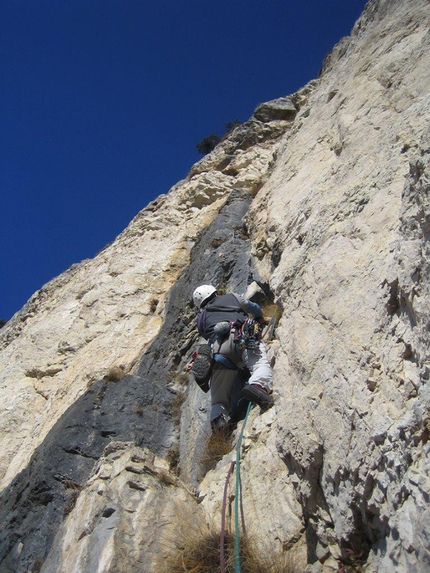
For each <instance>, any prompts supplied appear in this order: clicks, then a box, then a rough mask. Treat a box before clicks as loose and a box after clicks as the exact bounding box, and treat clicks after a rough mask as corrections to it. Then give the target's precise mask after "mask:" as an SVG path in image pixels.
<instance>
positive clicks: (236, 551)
mask: <svg viewBox="0 0 430 573" xmlns="http://www.w3.org/2000/svg"><path fill="white" fill-rule="evenodd" d="M251 408H252V402H250V403H249V404H248V409H247V410H246V416H245V419H244V421H243V424H242V430H241V431H240V435H239V440H238V441H237V446H236V490H235V496H234V514H235V515H234V517H235V524H234V528H235V539H234V562H235V565H236V573H241V569H240V531H239V498H240V497H241V496H242V490H241V487H240V450H241V447H242V438H243V432H244V430H245V426H246V422H247V420H248V415H249V412H250V411H251Z"/></svg>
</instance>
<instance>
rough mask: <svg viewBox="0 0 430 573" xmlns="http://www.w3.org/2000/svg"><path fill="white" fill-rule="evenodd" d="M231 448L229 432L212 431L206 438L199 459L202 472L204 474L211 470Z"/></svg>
mask: <svg viewBox="0 0 430 573" xmlns="http://www.w3.org/2000/svg"><path fill="white" fill-rule="evenodd" d="M231 448H232V435H231V432H229V431H218V432H213V433H212V434H211V435H210V436H209V437H208V439H207V440H206V444H205V449H204V453H203V456H202V459H201V465H202V470H203V473H204V474H206V473H207V472H208V471H209V470H212V469H213V468H214V467H215V466H216V465H217V463H218V462H219V461H220V460H221V459H222V458H223V457H224V456H225V455H227V454H228V453H230V452H231Z"/></svg>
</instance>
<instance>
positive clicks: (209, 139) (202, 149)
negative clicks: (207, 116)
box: [196, 119, 241, 155]
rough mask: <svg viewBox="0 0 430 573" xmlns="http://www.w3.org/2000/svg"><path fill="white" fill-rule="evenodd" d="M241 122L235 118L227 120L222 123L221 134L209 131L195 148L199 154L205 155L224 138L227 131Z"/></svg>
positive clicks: (229, 131) (230, 130)
mask: <svg viewBox="0 0 430 573" xmlns="http://www.w3.org/2000/svg"><path fill="white" fill-rule="evenodd" d="M240 124H241V122H240V121H239V120H237V119H235V120H234V121H228V122H227V123H224V128H225V131H224V133H223V135H218V134H217V133H211V134H210V135H207V136H206V137H204V138H203V139H202V140H201V141H200V142H199V143H198V144H197V145H196V149H197V151H198V152H199V153H200V154H201V155H207V154H208V153H210V152H211V151H213V150H214V149H215V147H216V146H217V145H218V143H219V142H220V141H222V140H223V139H225V138H226V137H227V135H228V134H229V133H231V132H232V131H233V129H235V128H236V127H237V126H239V125H240Z"/></svg>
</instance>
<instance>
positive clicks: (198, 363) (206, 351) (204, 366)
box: [191, 344, 212, 392]
mask: <svg viewBox="0 0 430 573" xmlns="http://www.w3.org/2000/svg"><path fill="white" fill-rule="evenodd" d="M191 371H192V373H193V374H194V379H195V381H196V382H197V384H198V385H199V386H200V388H201V389H202V390H203V392H208V390H209V388H210V386H209V381H210V378H211V371H212V351H211V348H210V346H209V344H200V345H199V347H198V348H197V350H196V351H195V352H194V354H193V362H192V366H191Z"/></svg>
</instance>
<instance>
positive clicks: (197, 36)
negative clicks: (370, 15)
mask: <svg viewBox="0 0 430 573" xmlns="http://www.w3.org/2000/svg"><path fill="white" fill-rule="evenodd" d="M365 4H366V2H365V1H364V0H324V1H323V0H300V1H299V0H297V1H292V0H264V1H263V0H217V1H216V2H215V1H209V0H207V1H206V0H170V1H167V0H157V2H155V1H145V0H3V2H2V3H1V6H0V74H1V85H2V88H1V90H0V192H1V195H0V197H1V213H2V222H1V226H0V257H1V258H0V264H1V277H2V278H1V283H0V284H1V290H0V318H2V319H8V318H10V317H11V316H12V315H13V314H14V313H15V312H16V311H17V310H19V309H20V308H21V307H22V306H23V304H24V303H25V302H26V300H28V298H29V297H30V296H31V295H32V294H33V293H34V292H35V291H36V290H37V289H39V288H41V287H42V286H43V285H44V284H45V283H46V282H48V281H49V280H51V279H52V278H54V277H55V276H57V275H58V274H60V273H61V272H63V271H64V270H66V269H67V268H68V267H69V266H70V265H72V264H73V263H76V262H80V261H81V260H83V259H86V258H91V257H93V256H94V255H95V254H96V253H97V252H98V251H99V250H100V249H102V248H103V247H104V246H105V245H106V244H107V243H109V242H111V241H112V240H114V239H115V237H116V236H117V235H118V234H119V233H120V232H121V231H122V230H123V229H124V228H125V227H126V226H127V224H128V223H129V222H130V220H131V219H132V218H133V217H134V216H135V215H136V214H137V213H138V211H139V210H140V209H142V208H143V207H145V205H147V204H148V202H149V201H151V200H152V199H154V198H155V197H157V196H158V195H160V194H161V193H166V192H168V190H169V189H170V187H172V185H174V184H175V183H176V182H177V181H179V180H181V179H183V178H184V177H185V176H186V175H187V173H188V171H189V170H190V167H191V166H192V165H193V163H195V162H196V161H198V160H199V158H200V156H199V155H198V153H197V151H196V149H195V145H196V144H197V143H198V142H199V141H200V140H201V139H202V138H203V137H205V136H206V135H208V134H210V133H212V132H219V133H222V131H223V125H224V122H229V121H233V120H236V119H238V120H240V121H245V120H246V119H248V118H249V117H250V116H251V114H252V112H253V110H254V109H255V107H256V106H257V105H258V104H259V103H261V102H264V101H268V100H270V99H274V98H277V97H280V96H284V95H288V94H290V93H293V92H294V91H296V90H297V89H299V88H300V87H302V86H303V85H304V84H305V83H306V82H308V81H309V80H311V79H313V78H315V77H316V76H317V75H318V71H319V69H320V67H321V63H322V60H323V58H324V56H325V55H326V54H327V53H328V52H329V51H330V50H331V48H332V47H333V46H334V44H335V43H336V42H338V41H339V40H340V38H341V37H342V36H345V35H348V34H349V33H350V31H351V29H352V26H353V24H354V22H355V21H356V19H357V18H358V17H359V15H360V13H361V12H362V10H363V8H364V6H365Z"/></svg>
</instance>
